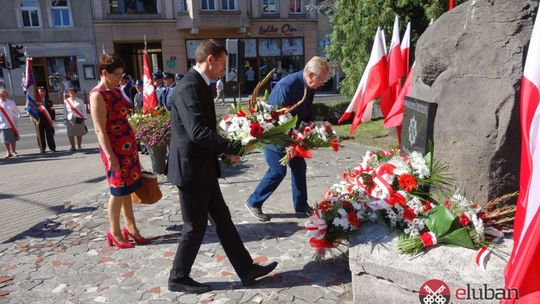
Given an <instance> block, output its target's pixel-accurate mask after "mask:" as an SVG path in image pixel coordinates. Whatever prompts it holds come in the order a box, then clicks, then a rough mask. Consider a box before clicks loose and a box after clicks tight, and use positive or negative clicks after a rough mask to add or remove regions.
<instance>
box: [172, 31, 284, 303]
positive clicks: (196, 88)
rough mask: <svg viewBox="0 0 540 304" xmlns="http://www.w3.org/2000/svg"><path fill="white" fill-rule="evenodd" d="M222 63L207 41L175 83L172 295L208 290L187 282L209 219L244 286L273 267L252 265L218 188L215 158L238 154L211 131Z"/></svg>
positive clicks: (223, 55) (218, 48)
mask: <svg viewBox="0 0 540 304" xmlns="http://www.w3.org/2000/svg"><path fill="white" fill-rule="evenodd" d="M226 60H227V50H226V49H225V47H224V46H222V45H221V44H219V43H218V42H216V41H215V40H212V39H206V40H203V41H202V42H201V43H200V44H199V46H198V47H197V49H196V50H195V61H196V64H195V66H194V67H193V68H192V69H191V70H190V71H189V72H188V73H187V74H186V75H185V77H184V78H183V79H182V80H181V81H180V82H179V83H178V86H177V88H176V89H175V90H174V94H173V102H172V107H171V120H172V127H171V129H172V136H171V145H170V149H169V165H168V179H169V181H170V182H171V183H172V184H174V185H177V186H178V189H179V196H180V206H181V208H182V219H183V221H184V225H183V228H182V237H181V239H180V242H179V244H178V249H177V251H176V255H175V257H174V262H173V266H172V269H171V272H170V276H169V284H168V285H169V290H171V291H182V292H188V293H202V292H206V291H208V290H210V286H208V285H205V284H201V283H198V282H196V281H194V280H193V279H192V278H190V277H189V274H190V272H191V267H192V265H193V263H194V261H195V258H196V256H197V252H198V251H199V248H200V246H201V243H202V241H203V238H204V233H205V231H206V226H207V221H208V216H209V215H210V216H211V218H212V219H213V221H214V223H215V226H216V231H217V234H218V237H219V240H220V242H221V244H222V246H223V248H224V250H225V253H226V254H227V257H228V258H229V261H230V262H231V264H232V266H233V267H234V270H235V271H236V273H237V274H238V276H239V277H240V279H241V280H242V283H243V284H244V286H250V285H252V284H254V283H255V279H256V278H259V277H262V276H265V275H267V274H269V273H270V272H271V271H272V270H274V268H275V267H276V266H277V263H276V262H273V263H270V264H268V265H265V266H262V265H258V264H254V263H253V259H252V258H251V256H250V254H249V252H248V251H247V250H246V248H245V247H244V244H243V243H242V240H241V239H240V236H239V234H238V231H237V230H236V227H235V226H234V224H233V222H232V219H231V214H230V212H229V208H228V207H227V205H226V204H225V201H224V200H223V196H222V194H221V189H220V188H219V182H218V177H219V176H220V174H221V172H220V168H219V163H218V159H217V155H218V154H221V153H228V154H238V153H239V151H240V148H241V147H240V146H239V145H238V144H233V143H231V142H229V141H227V140H226V139H224V138H222V137H221V136H219V135H218V133H217V132H216V112H215V109H214V102H213V99H212V92H211V90H210V79H214V80H215V79H217V78H218V77H219V76H220V75H221V74H222V73H223V71H224V67H225V62H226ZM247 149H248V150H249V147H248V148H247Z"/></svg>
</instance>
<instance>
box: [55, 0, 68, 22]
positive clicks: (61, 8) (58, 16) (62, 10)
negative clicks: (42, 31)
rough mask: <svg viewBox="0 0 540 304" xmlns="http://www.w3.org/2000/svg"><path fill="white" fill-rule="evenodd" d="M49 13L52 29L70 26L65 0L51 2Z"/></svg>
mask: <svg viewBox="0 0 540 304" xmlns="http://www.w3.org/2000/svg"><path fill="white" fill-rule="evenodd" d="M51 13H52V14H51V15H52V24H53V26H54V27H63V26H71V21H70V19H69V7H68V2H67V0H51Z"/></svg>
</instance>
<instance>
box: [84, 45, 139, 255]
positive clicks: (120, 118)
mask: <svg viewBox="0 0 540 304" xmlns="http://www.w3.org/2000/svg"><path fill="white" fill-rule="evenodd" d="M124 66H125V64H124V62H123V61H122V59H121V58H120V57H119V56H118V55H115V54H102V55H101V57H100V58H99V63H98V65H97V70H98V72H99V75H100V82H99V84H98V85H97V86H96V87H95V88H93V89H92V90H91V91H90V108H91V113H92V120H93V122H94V128H95V130H96V134H97V138H98V141H99V153H100V155H101V160H102V161H103V165H104V166H105V172H106V175H107V181H108V182H109V186H110V190H111V196H110V198H109V206H108V213H109V231H108V232H107V243H108V244H109V246H113V245H114V246H116V247H118V248H132V247H133V244H131V243H130V242H129V239H130V238H132V239H133V240H134V241H135V243H136V244H148V243H149V240H147V239H145V238H143V237H142V236H141V234H140V232H139V229H138V228H137V225H136V221H135V215H134V214H133V206H132V204H131V196H130V194H131V193H133V192H135V190H137V189H139V188H140V187H142V185H143V181H142V175H141V164H140V162H139V154H138V152H137V148H136V142H135V134H134V133H133V130H132V129H131V127H130V125H129V122H128V120H127V115H128V114H129V109H130V103H129V101H128V100H127V99H126V98H124V96H123V94H122V92H121V90H120V89H119V88H118V82H119V81H120V78H122V74H123V73H124ZM120 211H122V215H123V217H124V222H125V224H126V227H124V228H123V229H120Z"/></svg>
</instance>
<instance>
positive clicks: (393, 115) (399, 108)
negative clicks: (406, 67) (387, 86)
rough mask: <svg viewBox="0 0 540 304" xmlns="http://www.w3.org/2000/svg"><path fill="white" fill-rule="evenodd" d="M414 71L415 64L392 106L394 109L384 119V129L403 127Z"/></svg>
mask: <svg viewBox="0 0 540 304" xmlns="http://www.w3.org/2000/svg"><path fill="white" fill-rule="evenodd" d="M413 71H414V63H413V66H412V67H411V70H410V71H409V75H408V76H407V79H406V80H405V82H404V83H403V87H402V88H401V90H400V91H399V94H398V96H397V97H396V101H395V102H394V104H393V105H392V108H391V109H390V111H389V112H388V115H387V116H386V117H385V118H384V127H385V128H393V127H401V125H402V124H403V108H404V107H405V96H408V95H409V94H410V92H411V89H412V73H413Z"/></svg>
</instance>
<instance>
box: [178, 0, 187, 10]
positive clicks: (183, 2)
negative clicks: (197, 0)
mask: <svg viewBox="0 0 540 304" xmlns="http://www.w3.org/2000/svg"><path fill="white" fill-rule="evenodd" d="M178 5H179V6H178V11H179V12H181V13H185V12H187V3H186V0H180V3H179V4H178Z"/></svg>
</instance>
